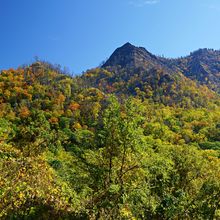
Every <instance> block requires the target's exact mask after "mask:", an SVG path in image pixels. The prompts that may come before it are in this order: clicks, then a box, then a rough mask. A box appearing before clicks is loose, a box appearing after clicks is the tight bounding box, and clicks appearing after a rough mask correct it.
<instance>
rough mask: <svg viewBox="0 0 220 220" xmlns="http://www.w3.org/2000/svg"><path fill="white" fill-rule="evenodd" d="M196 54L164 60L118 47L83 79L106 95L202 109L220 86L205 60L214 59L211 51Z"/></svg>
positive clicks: (141, 50) (143, 51) (129, 46)
mask: <svg viewBox="0 0 220 220" xmlns="http://www.w3.org/2000/svg"><path fill="white" fill-rule="evenodd" d="M202 51H203V50H202ZM199 54H200V53H199V52H194V53H192V54H191V55H190V56H189V57H186V58H180V59H167V58H163V57H159V56H155V55H153V54H151V53H150V52H149V51H147V50H146V49H145V48H143V47H136V46H134V45H132V44H130V43H126V44H124V45H123V46H121V47H119V48H117V49H116V50H115V51H114V52H113V54H112V55H111V56H110V58H109V59H108V60H107V61H106V62H105V63H104V64H103V66H102V67H101V68H96V69H92V70H89V71H88V72H86V73H85V74H84V75H83V76H82V78H83V79H84V80H85V83H86V84H87V85H90V86H93V87H97V88H99V89H100V90H102V91H103V92H107V93H115V94H117V95H123V96H129V95H132V96H139V97H141V98H148V99H151V100H152V101H154V102H160V103H163V104H165V105H179V106H181V107H183V106H185V107H187V106H194V107H196V106H205V105H206V103H208V102H209V101H210V100H217V99H218V97H217V96H218V95H217V94H216V93H215V91H216V89H217V87H218V86H219V85H220V84H218V82H217V81H216V80H215V78H214V77H213V74H216V76H217V73H212V71H211V70H212V69H214V67H213V66H214V64H213V63H214V61H213V63H212V64H209V62H208V61H206V60H207V57H209V59H210V60H216V59H217V58H216V57H214V58H212V57H213V56H212V55H211V52H210V55H209V56H207V54H206V53H203V52H202V53H201V55H199ZM203 54H204V55H203ZM203 60H205V61H206V62H205V61H203ZM210 62H211V61H210ZM201 63H207V65H208V64H209V66H208V67H209V68H207V67H206V70H207V69H210V70H209V72H210V74H209V75H208V74H204V72H202V71H201V68H202V67H201V68H199V67H198V65H200V66H201V65H202V64H201ZM203 66H204V65H203ZM215 72H217V68H216V71H215ZM204 75H205V76H207V77H208V78H207V77H204ZM214 89H215V90H214Z"/></svg>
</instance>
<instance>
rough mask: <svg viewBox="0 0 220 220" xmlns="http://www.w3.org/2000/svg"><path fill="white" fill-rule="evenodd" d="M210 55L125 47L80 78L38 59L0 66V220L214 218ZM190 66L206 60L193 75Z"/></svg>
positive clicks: (217, 139)
mask: <svg viewBox="0 0 220 220" xmlns="http://www.w3.org/2000/svg"><path fill="white" fill-rule="evenodd" d="M197 53H199V56H197ZM212 53H214V54H218V52H215V51H209V50H208V55H207V56H208V59H205V58H204V59H203V58H202V57H201V53H200V52H196V53H192V54H191V55H190V56H189V57H186V58H180V59H181V60H179V61H178V60H177V59H176V60H173V59H172V60H169V59H165V58H161V57H157V56H154V55H152V54H151V53H149V52H148V51H146V50H145V49H144V48H138V47H135V46H133V45H131V44H125V45H124V46H123V47H121V48H119V49H117V50H116V51H115V52H114V53H113V55H112V56H111V57H110V58H109V60H107V62H106V63H105V64H104V65H103V66H102V67H100V68H95V69H91V70H88V71H87V72H85V73H84V74H82V75H81V76H75V77H71V76H69V75H68V74H64V73H63V72H62V71H61V70H60V69H59V68H56V67H55V66H53V65H51V64H49V63H47V62H40V61H39V62H35V63H33V64H31V65H28V66H24V67H20V68H18V69H9V70H2V71H1V74H0V174H1V175H0V219H103V220H107V219H125V220H126V219H149V220H151V219H155V220H156V219H219V218H220V159H219V157H220V98H219V94H218V91H219V90H218V88H220V84H219V79H220V78H219V77H220V76H219V73H218V71H219V72H220V69H218V68H219V66H218V63H217V61H216V60H215V59H214V58H215V57H216V56H217V55H214V58H213V59H212V58H211V57H210V56H212ZM205 54H206V52H205ZM194 55H196V57H197V58H194V57H195V56H194ZM205 56H206V55H205ZM193 59H198V60H199V63H200V64H201V63H204V64H201V65H202V66H203V67H204V68H205V66H204V65H205V62H206V60H207V63H206V65H207V66H206V70H207V72H209V74H208V75H207V76H206V77H205V78H204V80H203V78H202V77H200V76H199V74H200V73H201V74H202V75H201V76H203V75H204V74H205V73H203V72H202V71H201V72H200V70H199V68H196V67H194V66H196V64H195V65H193V64H192V62H193ZM216 59H217V58H216ZM204 60H205V61H204ZM214 67H215V68H214ZM213 68H214V69H215V71H214V70H213ZM191 70H192V71H191ZM197 70H198V71H197ZM195 71H197V73H196V74H195ZM213 77H216V79H217V80H215V78H213Z"/></svg>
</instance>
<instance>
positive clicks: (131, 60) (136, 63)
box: [102, 43, 165, 69]
mask: <svg viewBox="0 0 220 220" xmlns="http://www.w3.org/2000/svg"><path fill="white" fill-rule="evenodd" d="M154 65H157V66H159V67H162V66H163V64H162V63H160V60H159V59H158V58H157V57H156V56H155V55H153V54H151V53H150V52H148V51H147V50H146V49H145V48H143V47H135V46H134V45H132V44H130V43H126V44H124V45H123V46H122V47H119V48H117V49H116V50H115V51H114V53H113V54H112V55H111V56H110V58H109V59H108V60H107V62H106V63H105V64H104V65H103V66H102V67H104V68H105V67H107V66H121V67H122V68H139V67H140V68H144V69H147V68H149V67H153V66H154ZM164 67H165V66H164Z"/></svg>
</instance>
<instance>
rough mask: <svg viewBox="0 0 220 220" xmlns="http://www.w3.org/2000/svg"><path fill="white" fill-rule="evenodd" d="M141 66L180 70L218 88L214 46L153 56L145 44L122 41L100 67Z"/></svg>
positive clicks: (218, 56) (219, 60) (219, 67)
mask: <svg viewBox="0 0 220 220" xmlns="http://www.w3.org/2000/svg"><path fill="white" fill-rule="evenodd" d="M112 67H113V68H115V67H117V68H118V67H120V68H125V69H128V68H132V69H137V68H140V69H142V70H149V69H153V68H155V69H162V70H163V71H164V72H166V73H168V74H169V75H170V74H178V72H179V73H182V74H183V75H184V76H186V77H187V78H189V79H191V80H194V81H196V82H197V83H199V84H201V85H206V86H208V88H209V89H211V90H214V91H215V92H218V93H219V92H220V51H219V50H214V49H207V48H203V49H198V50H196V51H194V52H191V53H190V55H188V56H185V57H180V58H171V59H170V58H164V57H160V56H156V55H154V54H152V53H150V52H149V51H148V50H146V49H145V48H144V47H136V46H134V45H132V44H131V43H128V42H127V43H125V44H124V45H123V46H121V47H119V48H117V49H116V50H115V51H114V52H113V53H112V55H111V56H110V57H109V59H108V60H107V61H106V62H105V63H104V64H103V65H102V68H112Z"/></svg>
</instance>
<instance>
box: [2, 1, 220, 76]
mask: <svg viewBox="0 0 220 220" xmlns="http://www.w3.org/2000/svg"><path fill="white" fill-rule="evenodd" d="M219 27H220V1H219V0H0V28H1V32H0V69H6V68H10V67H14V68H16V67H18V66H19V65H22V64H29V63H31V62H33V60H34V59H33V58H34V56H38V57H39V58H41V59H43V60H47V61H50V62H52V63H58V64H61V65H62V66H66V67H68V68H69V70H70V71H71V72H73V73H81V72H82V71H86V70H87V69H89V68H92V67H96V66H98V65H99V64H100V63H101V62H102V61H103V60H105V59H106V58H107V57H109V56H110V55H111V53H112V52H113V51H114V50H115V49H116V48H117V47H119V46H121V45H122V44H124V43H126V42H131V43H132V44H135V45H137V46H143V47H145V48H146V49H147V50H149V51H150V52H152V53H154V54H157V55H164V56H166V57H179V56H184V55H187V54H189V53H190V52H191V51H194V50H196V49H198V48H204V47H206V48H214V49H220V28H219Z"/></svg>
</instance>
